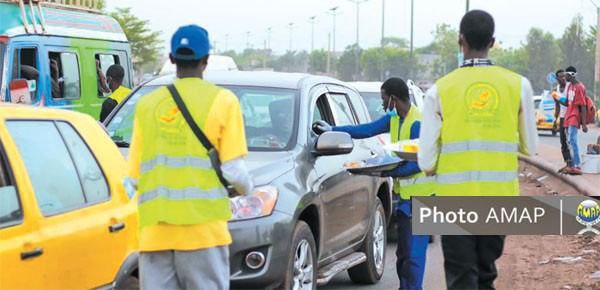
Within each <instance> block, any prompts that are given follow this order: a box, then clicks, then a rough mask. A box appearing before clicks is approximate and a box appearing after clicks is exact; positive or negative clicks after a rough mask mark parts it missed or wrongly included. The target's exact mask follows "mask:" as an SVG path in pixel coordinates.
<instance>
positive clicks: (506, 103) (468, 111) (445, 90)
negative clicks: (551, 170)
mask: <svg viewBox="0 0 600 290" xmlns="http://www.w3.org/2000/svg"><path fill="white" fill-rule="evenodd" d="M521 80H522V77H521V76H520V75H518V74H516V73H513V72H511V71H509V70H506V69H504V68H501V67H497V66H483V67H481V66H480V67H465V68H460V69H457V70H455V71H454V72H452V73H450V74H448V75H447V76H445V77H443V78H442V79H440V80H438V81H437V83H436V85H437V88H438V94H439V96H440V104H441V112H442V116H443V122H442V130H441V150H440V155H439V159H438V163H437V175H436V182H437V185H436V190H435V192H436V194H437V195H438V196H514V195H519V182H518V176H517V170H518V159H517V158H518V156H517V152H518V147H519V137H518V115H519V108H520V102H521V101H520V99H521Z"/></svg>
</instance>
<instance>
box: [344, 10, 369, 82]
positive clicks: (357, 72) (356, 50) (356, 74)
mask: <svg viewBox="0 0 600 290" xmlns="http://www.w3.org/2000/svg"><path fill="white" fill-rule="evenodd" d="M348 1H350V2H352V3H355V4H356V47H355V48H354V57H355V60H354V61H355V65H354V80H355V81H358V80H359V78H360V77H359V76H360V55H359V49H360V42H359V31H360V4H362V3H364V2H367V0H348Z"/></svg>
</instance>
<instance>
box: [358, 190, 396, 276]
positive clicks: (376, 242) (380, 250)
mask: <svg viewBox="0 0 600 290" xmlns="http://www.w3.org/2000/svg"><path fill="white" fill-rule="evenodd" d="M375 200H376V202H377V204H376V205H375V210H374V211H373V217H372V219H371V227H370V229H369V232H368V233H367V238H366V239H365V243H364V244H363V246H362V251H364V253H365V254H366V255H367V260H366V261H365V262H364V263H362V264H359V265H356V266H354V267H352V268H350V269H348V275H349V276H350V279H351V280H352V281H353V282H354V283H360V284H375V283H377V282H379V280H380V279H381V276H383V269H384V268H385V250H386V249H385V248H386V246H387V245H386V228H387V226H386V221H385V211H384V209H383V205H382V204H381V201H380V200H379V198H377V199H375Z"/></svg>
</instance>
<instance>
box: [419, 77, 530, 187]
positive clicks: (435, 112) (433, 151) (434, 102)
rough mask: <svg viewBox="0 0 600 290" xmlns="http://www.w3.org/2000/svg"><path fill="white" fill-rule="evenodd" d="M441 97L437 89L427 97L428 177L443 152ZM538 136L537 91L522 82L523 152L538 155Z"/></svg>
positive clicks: (423, 151) (422, 144)
mask: <svg viewBox="0 0 600 290" xmlns="http://www.w3.org/2000/svg"><path fill="white" fill-rule="evenodd" d="M441 108H442V107H441V102H440V96H439V94H438V89H437V87H436V86H435V85H434V86H433V87H431V88H430V89H429V90H428V91H427V94H426V96H425V101H424V105H423V110H422V118H423V121H422V123H421V137H420V141H419V153H418V159H419V167H420V168H421V170H422V171H423V172H425V173H426V174H428V175H432V174H435V171H436V166H437V161H438V157H439V155H440V148H441V141H440V137H441V131H442V122H443V120H444V116H442V110H441ZM537 144H538V135H537V125H536V122H535V111H534V103H533V89H532V88H531V83H530V82H529V80H528V79H526V78H524V77H523V78H522V80H521V107H520V109H519V152H521V153H523V154H525V155H534V154H535V153H536V150H537Z"/></svg>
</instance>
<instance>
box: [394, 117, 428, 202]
mask: <svg viewBox="0 0 600 290" xmlns="http://www.w3.org/2000/svg"><path fill="white" fill-rule="evenodd" d="M420 120H421V113H419V111H418V110H417V108H416V107H415V106H411V107H410V109H409V111H408V114H407V115H406V117H405V118H404V120H403V121H402V124H400V118H399V117H398V116H394V117H392V118H390V137H391V141H392V143H396V142H398V141H400V140H410V131H411V129H412V126H413V124H414V123H415V122H417V121H420ZM432 180H433V178H429V177H426V176H425V174H424V173H422V172H419V173H417V174H415V175H413V176H411V177H410V178H402V179H400V178H395V179H394V192H395V193H398V194H400V197H401V198H402V199H405V200H407V199H410V197H411V196H426V195H431V194H432V193H433V187H432V184H431V181H432Z"/></svg>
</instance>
